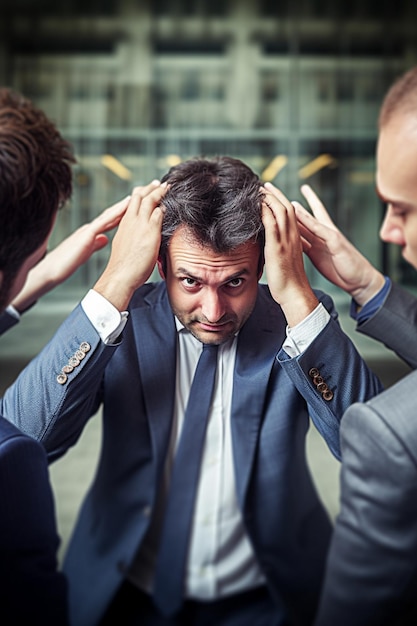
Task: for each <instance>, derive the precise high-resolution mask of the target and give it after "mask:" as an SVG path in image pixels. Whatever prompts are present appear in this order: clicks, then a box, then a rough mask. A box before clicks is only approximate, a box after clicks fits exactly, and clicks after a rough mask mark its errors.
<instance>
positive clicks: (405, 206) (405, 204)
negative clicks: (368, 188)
mask: <svg viewBox="0 0 417 626" xmlns="http://www.w3.org/2000/svg"><path fill="white" fill-rule="evenodd" d="M375 192H376V195H377V196H378V198H379V199H380V200H381V202H384V204H393V205H394V206H396V207H399V208H400V209H410V208H412V207H413V205H412V204H411V203H410V202H401V200H388V198H385V196H383V195H382V193H381V192H380V191H379V190H378V187H375Z"/></svg>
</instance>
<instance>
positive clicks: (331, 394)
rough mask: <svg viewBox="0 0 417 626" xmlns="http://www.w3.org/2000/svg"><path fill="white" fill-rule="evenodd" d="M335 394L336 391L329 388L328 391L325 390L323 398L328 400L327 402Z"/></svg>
mask: <svg viewBox="0 0 417 626" xmlns="http://www.w3.org/2000/svg"><path fill="white" fill-rule="evenodd" d="M333 396H334V393H333V391H332V390H331V389H327V391H324V392H323V394H322V397H323V400H326V402H329V400H333Z"/></svg>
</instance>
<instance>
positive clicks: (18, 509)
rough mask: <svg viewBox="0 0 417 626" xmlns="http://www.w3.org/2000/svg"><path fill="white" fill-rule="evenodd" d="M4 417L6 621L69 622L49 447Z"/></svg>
mask: <svg viewBox="0 0 417 626" xmlns="http://www.w3.org/2000/svg"><path fill="white" fill-rule="evenodd" d="M0 420H1V423H0V486H1V494H2V501H3V504H2V509H1V515H0V555H1V558H0V604H1V616H2V617H1V620H2V623H4V624H12V623H13V624H44V625H45V626H56V625H57V624H62V626H65V624H67V623H68V615H67V583H66V579H65V577H64V575H63V574H62V573H61V572H60V571H59V569H58V561H57V550H58V546H59V537H58V533H57V528H56V522H55V510H54V502H53V495H52V490H51V487H50V483H49V474H48V465H47V459H46V454H45V450H44V449H43V448H42V446H41V445H40V444H39V443H38V442H36V441H33V440H32V439H30V438H29V437H26V436H24V435H22V434H21V433H18V432H17V431H16V433H15V434H14V433H12V434H10V430H11V429H12V426H11V425H10V424H6V425H4V424H3V422H5V420H3V418H0ZM13 430H14V429H13ZM5 431H6V433H7V434H5Z"/></svg>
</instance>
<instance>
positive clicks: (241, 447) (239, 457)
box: [231, 290, 286, 505]
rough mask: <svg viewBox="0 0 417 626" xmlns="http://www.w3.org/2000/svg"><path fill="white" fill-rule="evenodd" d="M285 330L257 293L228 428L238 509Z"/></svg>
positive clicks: (241, 342)
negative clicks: (231, 441) (276, 357)
mask: <svg viewBox="0 0 417 626" xmlns="http://www.w3.org/2000/svg"><path fill="white" fill-rule="evenodd" d="M285 327H286V322H285V319H284V317H283V315H282V313H281V312H280V309H279V308H278V307H277V306H274V305H273V303H272V301H271V299H270V298H266V297H265V295H264V294H263V293H261V290H260V296H259V297H258V301H257V304H256V307H255V310H254V311H253V313H252V315H251V317H250V318H249V319H248V321H247V322H246V324H245V325H244V327H243V328H242V330H241V331H240V333H239V338H238V348H237V353H236V365H235V372H234V379H233V397H232V415H231V428H232V440H233V455H234V466H235V478H236V489H237V494H238V499H239V502H240V503H241V505H242V504H243V502H244V494H245V492H246V488H247V485H248V480H249V477H250V472H251V468H252V463H253V459H254V454H255V450H256V445H257V441H258V435H259V429H260V427H261V421H262V416H263V412H264V404H265V397H266V387H267V385H268V382H269V379H270V374H271V370H272V368H273V367H274V366H275V367H279V365H278V363H276V359H275V356H276V354H277V352H278V351H279V349H280V348H281V345H282V343H283V341H284V337H285Z"/></svg>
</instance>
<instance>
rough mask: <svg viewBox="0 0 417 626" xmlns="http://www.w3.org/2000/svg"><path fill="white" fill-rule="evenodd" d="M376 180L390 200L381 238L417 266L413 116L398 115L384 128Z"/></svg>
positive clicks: (415, 126) (416, 153)
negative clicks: (399, 248)
mask: <svg viewBox="0 0 417 626" xmlns="http://www.w3.org/2000/svg"><path fill="white" fill-rule="evenodd" d="M376 183H377V191H378V194H379V195H380V197H381V199H382V200H383V201H384V202H386V203H387V211H386V214H385V218H384V222H383V224H382V226H381V229H380V237H381V239H382V240H383V241H387V242H390V243H395V244H397V245H399V246H401V248H402V255H403V257H404V259H405V260H406V261H408V262H409V263H410V264H411V265H413V266H414V267H415V268H416V269H417V120H416V119H413V117H412V116H410V115H405V114H397V115H394V117H393V118H392V119H391V120H390V121H389V122H388V124H387V125H386V126H385V127H383V128H382V129H381V131H380V135H379V139H378V149H377V173H376Z"/></svg>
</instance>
